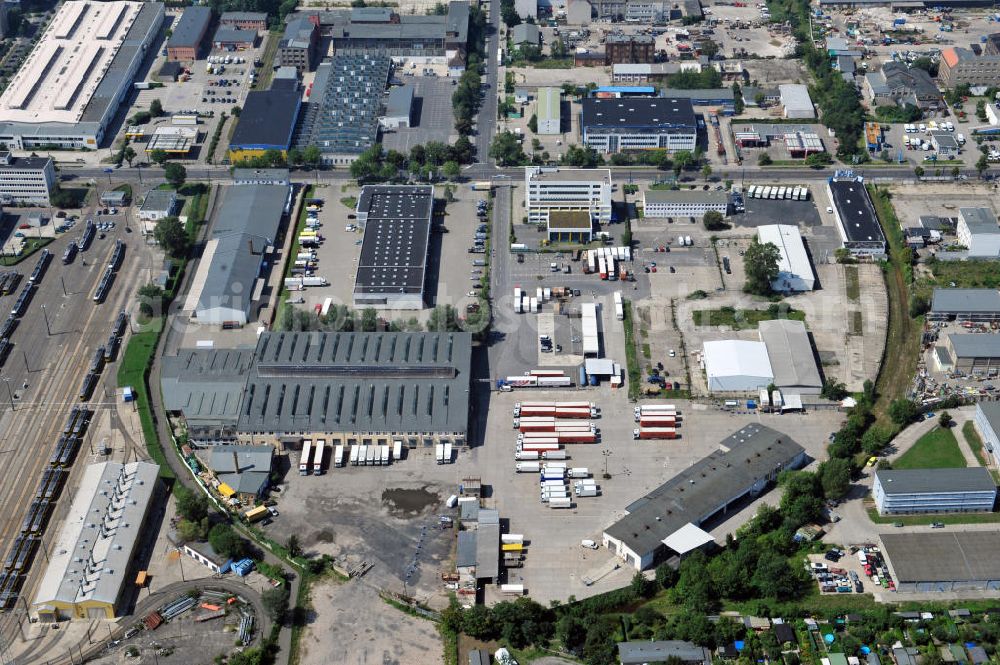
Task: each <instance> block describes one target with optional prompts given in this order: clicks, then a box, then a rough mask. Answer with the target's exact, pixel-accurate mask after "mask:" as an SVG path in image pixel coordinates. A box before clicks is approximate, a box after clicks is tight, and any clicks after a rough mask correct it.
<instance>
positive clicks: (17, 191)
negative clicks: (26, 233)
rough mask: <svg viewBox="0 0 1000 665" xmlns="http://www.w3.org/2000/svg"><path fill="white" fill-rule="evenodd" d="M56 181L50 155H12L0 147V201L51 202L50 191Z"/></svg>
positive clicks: (33, 203)
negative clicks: (0, 149)
mask: <svg viewBox="0 0 1000 665" xmlns="http://www.w3.org/2000/svg"><path fill="white" fill-rule="evenodd" d="M55 184H56V170H55V167H53V165H52V158H51V157H13V156H11V154H10V153H9V152H6V151H0V203H3V204H6V205H39V206H47V205H51V202H50V200H49V193H50V192H51V191H52V188H53V187H54V186H55Z"/></svg>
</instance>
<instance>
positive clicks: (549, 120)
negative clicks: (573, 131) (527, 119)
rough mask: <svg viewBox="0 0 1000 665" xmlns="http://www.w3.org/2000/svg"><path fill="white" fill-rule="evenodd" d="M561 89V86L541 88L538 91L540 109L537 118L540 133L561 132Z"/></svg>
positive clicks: (549, 134) (552, 134)
mask: <svg viewBox="0 0 1000 665" xmlns="http://www.w3.org/2000/svg"><path fill="white" fill-rule="evenodd" d="M561 92H562V91H561V90H559V88H541V89H539V91H538V110H537V112H536V114H535V120H536V122H537V123H538V134H541V135H543V136H554V135H556V134H560V133H562V132H561V122H562V113H561V108H560V104H561V100H562V97H561Z"/></svg>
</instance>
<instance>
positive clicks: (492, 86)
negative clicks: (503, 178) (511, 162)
mask: <svg viewBox="0 0 1000 665" xmlns="http://www.w3.org/2000/svg"><path fill="white" fill-rule="evenodd" d="M489 7H490V15H489V27H488V28H487V32H486V78H485V81H484V83H485V84H486V88H485V91H486V99H484V100H483V104H482V106H481V107H480V109H479V119H478V121H477V122H476V161H477V163H479V164H489V163H490V158H489V153H490V141H491V140H492V139H493V132H494V131H495V129H496V125H497V95H498V94H499V92H498V91H499V88H498V87H497V86H498V85H499V83H498V78H499V76H498V71H499V69H500V62H499V60H498V59H497V55H498V52H497V51H498V50H499V44H500V2H499V1H498V0H493V2H490V3H489Z"/></svg>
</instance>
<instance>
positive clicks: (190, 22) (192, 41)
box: [167, 5, 212, 48]
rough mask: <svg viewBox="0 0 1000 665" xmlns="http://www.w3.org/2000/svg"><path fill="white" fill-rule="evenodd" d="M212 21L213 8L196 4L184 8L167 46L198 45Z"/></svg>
mask: <svg viewBox="0 0 1000 665" xmlns="http://www.w3.org/2000/svg"><path fill="white" fill-rule="evenodd" d="M211 22H212V9H211V8H210V7H202V6H198V5H194V6H191V7H187V8H185V9H184V13H183V14H181V18H180V20H179V21H177V25H175V26H174V31H173V33H171V35H170V39H168V40H167V48H183V47H197V46H199V44H200V42H201V39H202V38H204V36H205V30H207V29H208V24H209V23H211Z"/></svg>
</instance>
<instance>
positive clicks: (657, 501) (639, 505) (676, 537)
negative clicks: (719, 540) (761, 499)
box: [604, 425, 806, 570]
mask: <svg viewBox="0 0 1000 665" xmlns="http://www.w3.org/2000/svg"><path fill="white" fill-rule="evenodd" d="M805 459H806V453H805V449H804V448H802V446H800V445H799V444H798V443H796V442H795V441H793V440H792V439H791V438H790V437H788V436H785V435H784V434H782V433H781V432H777V431H775V430H773V429H771V428H769V427H765V426H763V425H748V426H746V427H744V428H743V429H741V430H739V431H738V432H736V433H734V434H732V435H730V436H728V437H726V438H725V439H723V441H722V442H721V444H720V445H719V449H718V450H716V451H714V452H712V453H711V454H710V455H708V456H707V457H704V458H702V459H700V460H699V461H697V462H695V463H694V464H692V465H691V466H690V467H688V468H687V469H685V470H684V471H681V472H680V473H679V474H677V475H676V476H674V477H673V478H671V479H670V480H668V481H667V482H666V483H664V484H663V485H660V486H659V487H658V488H656V489H655V490H653V491H652V492H650V493H649V494H647V495H646V496H644V497H642V498H641V499H638V500H637V501H634V502H633V503H631V504H630V505H628V506H626V508H625V513H626V515H625V517H623V518H622V519H620V520H618V521H617V522H615V523H614V524H612V525H611V526H609V527H608V528H607V529H605V530H604V546H605V547H606V548H608V550H609V551H610V552H612V553H614V554H615V556H617V557H618V558H619V559H622V560H623V561H624V562H625V563H626V564H627V565H629V566H632V567H633V568H635V569H636V570H645V569H647V568H649V567H650V566H653V565H655V564H656V563H657V561H658V560H660V559H663V558H667V557H669V556H674V555H681V556H682V555H684V554H686V553H687V552H690V551H692V550H694V549H697V548H699V547H702V546H703V545H706V544H708V543H711V542H712V541H713V540H714V539H713V538H712V536H711V535H710V534H708V533H706V532H705V531H704V530H702V529H701V526H702V525H703V524H705V523H706V522H708V521H710V520H712V521H715V520H717V519H724V517H725V514H726V512H727V509H728V507H729V506H730V504H732V503H734V502H736V501H739V500H740V499H743V498H744V497H747V496H751V497H755V496H757V495H759V494H760V493H761V492H763V491H764V490H765V489H766V488H767V486H768V485H769V484H770V483H772V482H773V481H774V480H776V479H777V477H778V474H779V473H781V472H782V471H784V470H785V469H797V468H799V467H800V466H802V464H803V462H805Z"/></svg>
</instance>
